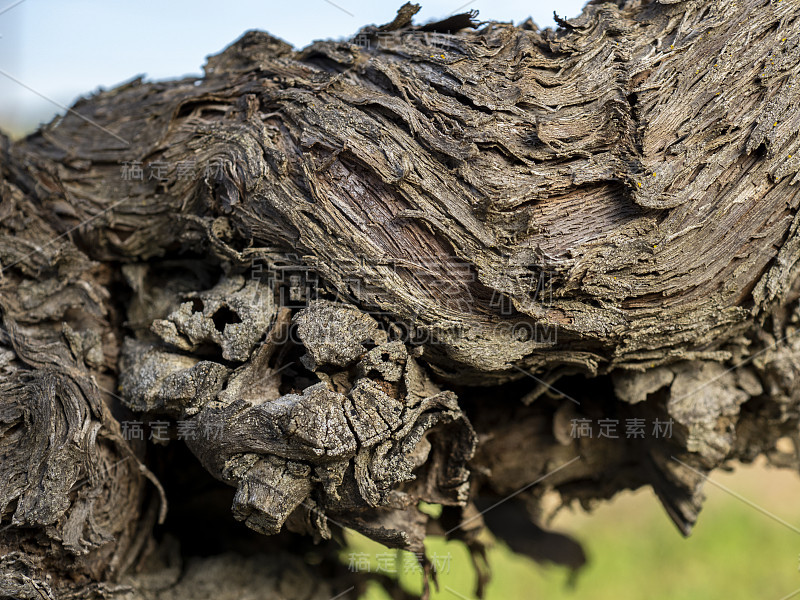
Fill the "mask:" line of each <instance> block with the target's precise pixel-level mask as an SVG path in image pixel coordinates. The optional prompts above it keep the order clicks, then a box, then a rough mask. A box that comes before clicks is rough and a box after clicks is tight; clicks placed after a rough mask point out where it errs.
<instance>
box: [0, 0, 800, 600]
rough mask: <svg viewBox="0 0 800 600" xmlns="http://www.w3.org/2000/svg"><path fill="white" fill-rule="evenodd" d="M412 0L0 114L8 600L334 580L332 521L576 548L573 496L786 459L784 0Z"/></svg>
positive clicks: (789, 145) (793, 344) (799, 168)
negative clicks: (562, 513)
mask: <svg viewBox="0 0 800 600" xmlns="http://www.w3.org/2000/svg"><path fill="white" fill-rule="evenodd" d="M417 10H418V7H416V6H415V5H411V4H407V5H405V6H403V7H402V8H401V9H400V11H399V12H398V16H397V18H396V19H395V20H394V21H393V22H391V23H389V24H387V25H383V26H380V27H376V26H369V27H365V28H363V29H362V30H361V31H360V32H359V33H358V35H357V36H356V37H355V38H353V39H352V40H347V41H324V42H316V43H314V44H312V45H311V46H309V47H307V48H304V49H302V50H300V51H295V50H293V49H292V48H291V47H290V46H289V45H288V44H286V43H284V42H282V41H281V40H279V39H276V38H274V37H272V36H270V35H269V34H267V33H263V32H258V31H251V32H248V33H246V34H245V35H244V36H243V37H242V38H240V39H239V40H238V41H236V42H235V43H233V44H232V45H231V46H230V47H228V48H227V49H226V50H224V51H223V52H222V53H220V54H218V55H215V56H211V57H209V59H208V62H207V64H206V66H205V75H204V77H202V78H199V79H195V78H190V79H183V80H178V81H168V82H163V83H152V82H144V81H142V80H140V79H137V80H134V81H131V82H129V83H127V84H125V85H122V86H120V87H118V88H116V89H113V90H110V91H104V92H99V93H97V94H95V95H93V96H91V97H87V98H85V99H82V100H80V101H79V102H78V103H77V104H76V105H75V106H74V107H73V108H72V109H71V110H70V111H69V112H68V113H67V114H66V115H64V116H63V117H60V118H58V119H57V120H56V121H54V122H52V123H50V124H49V125H46V126H44V127H42V128H41V129H40V130H39V131H38V132H36V133H34V134H32V135H30V136H28V137H27V138H25V139H23V140H20V141H18V142H15V143H10V142H9V141H8V140H6V139H5V138H3V139H2V148H0V151H1V154H0V218H1V219H2V222H1V224H0V265H2V278H0V317H1V318H2V323H1V325H2V329H0V452H1V453H2V456H3V458H2V463H0V526H2V527H0V529H2V531H0V551H2V555H3V558H2V559H0V595H6V596H12V597H21V598H42V597H45V598H62V597H63V598H78V597H96V598H130V599H131V600H133V599H138V598H163V599H167V598H170V599H172V598H174V599H176V600H177V599H182V598H190V597H200V596H198V594H217V592H215V591H214V590H215V589H216V588H215V586H218V584H219V581H220V580H221V579H223V578H227V579H229V581H227V583H228V584H229V585H228V587H227V588H226V589H225V590H223V591H221V592H219V593H220V594H226V593H227V594H230V595H231V597H237V598H239V597H249V596H247V595H248V594H258V593H259V592H258V590H263V589H266V588H269V589H273V590H282V591H281V592H280V593H282V594H284V595H285V596H286V597H297V598H318V597H319V598H323V597H328V596H327V595H328V594H330V595H333V594H336V593H341V591H342V590H345V589H346V590H351V589H352V590H356V591H358V590H360V589H362V586H363V584H364V577H365V575H364V574H358V573H353V572H347V571H346V570H344V569H343V568H342V565H341V564H339V563H337V561H336V556H335V553H336V550H335V545H334V541H335V540H332V538H337V537H338V536H339V535H340V533H341V530H342V529H343V528H350V529H353V530H356V531H359V532H361V533H363V534H365V535H366V536H368V537H370V538H372V539H374V540H377V541H380V542H381V543H383V544H385V545H387V546H389V547H393V548H402V549H406V550H411V551H413V552H415V553H417V554H418V557H419V560H420V563H421V565H422V566H423V567H424V572H425V573H426V574H430V573H431V565H430V563H429V562H428V560H427V559H426V557H425V556H424V548H423V546H422V542H423V539H424V537H425V535H426V533H430V532H434V533H435V532H439V533H442V532H445V533H446V535H448V536H449V537H451V538H459V539H462V540H464V541H466V542H467V544H468V545H469V546H470V548H471V549H472V550H473V553H474V556H475V558H476V565H478V566H480V565H481V563H480V560H479V559H480V556H481V554H482V552H483V546H482V542H481V541H480V540H479V538H478V536H477V534H478V532H479V531H480V530H481V528H483V527H488V528H489V529H491V530H493V531H494V532H495V535H497V536H499V537H503V538H505V539H506V540H507V541H508V543H509V544H510V545H511V546H512V548H515V549H518V550H519V551H521V552H526V553H528V554H529V555H531V556H534V557H535V558H538V559H548V558H549V559H551V560H557V561H559V562H563V563H565V564H568V565H569V566H571V567H574V568H576V567H578V566H580V564H581V563H582V562H583V560H584V559H583V555H582V553H581V552H580V551H579V549H577V550H576V549H575V548H574V547H573V546H574V544H573V545H570V544H569V543H566V545H565V544H564V543H562V544H561V546H559V545H558V544H556V543H555V542H554V541H553V539H552V538H551V537H547V535H548V534H546V533H545V532H543V531H542V529H540V528H539V526H538V525H541V524H545V523H546V521H547V518H548V517H549V516H551V515H552V514H553V513H554V511H556V510H558V509H559V508H561V507H563V506H567V505H570V504H572V503H573V502H579V503H580V504H581V505H582V506H584V507H585V508H590V507H591V506H592V505H593V504H594V503H595V502H596V501H597V500H599V499H604V498H609V497H611V496H613V495H614V494H615V493H616V492H618V491H619V490H622V489H629V488H637V487H640V486H644V485H649V486H652V488H653V489H654V490H655V492H656V494H657V495H658V496H659V498H660V499H661V501H662V503H663V504H664V506H665V508H666V510H667V512H668V514H669V515H670V517H671V518H672V519H673V520H674V522H675V523H676V525H677V526H678V527H679V529H680V530H681V531H682V532H684V533H685V534H688V533H689V531H690V529H691V527H692V525H693V524H694V522H695V520H696V519H697V517H698V512H699V510H700V507H701V504H702V487H703V482H704V478H705V476H706V474H707V473H708V472H710V471H711V470H712V469H714V468H716V467H719V466H721V465H723V464H726V463H728V462H730V461H733V460H741V461H752V460H753V459H755V458H756V457H757V456H759V455H761V454H765V455H767V457H768V458H769V459H770V460H771V461H772V462H773V463H775V464H778V465H780V466H786V467H792V468H795V469H797V468H798V460H797V457H796V453H795V454H787V453H785V452H779V451H778V449H777V443H778V440H779V439H780V438H785V437H788V438H790V439H791V440H792V441H793V442H795V444H797V443H798V442H800V440H798V420H799V419H800V415H799V414H798V405H799V404H800V392H798V386H797V377H798V373H800V359H799V358H798V352H800V346H798V344H800V340H798V339H797V338H796V337H795V333H796V331H797V327H798V318H799V317H800V313H799V312H798V297H799V296H800V286H799V285H798V282H799V281H800V279H798V258H800V236H798V231H797V229H798V224H799V223H800V220H798V219H800V217H798V216H797V206H798V203H799V202H800V193H799V192H798V190H800V188H799V187H798V185H797V183H798V182H799V181H800V175H798V173H800V139H798V128H800V110H798V101H799V100H800V87H799V86H800V81H798V73H799V72H800V8H798V5H797V3H795V2H788V1H784V2H780V1H764V0H738V1H733V0H718V1H715V2H698V1H692V0H690V1H680V0H658V1H645V0H618V1H616V2H600V1H594V2H590V3H589V4H588V5H587V6H586V8H585V9H584V11H583V14H582V15H581V16H580V17H578V18H577V19H574V20H571V21H563V20H559V24H560V27H559V28H558V29H557V30H549V29H548V30H544V31H540V30H539V29H538V28H537V27H536V25H535V24H533V23H532V22H531V21H528V22H525V23H523V24H521V25H519V26H514V25H512V24H507V23H497V22H483V23H479V22H477V20H476V19H475V15H474V14H464V15H458V16H456V17H452V18H450V19H447V20H446V21H443V22H440V23H432V24H428V25H425V26H418V25H414V24H413V23H412V17H413V15H414V14H415V12H416V11H417ZM623 423H624V424H623ZM613 426H615V427H616V430H615V431H612V430H613V429H614V427H613ZM598 427H600V429H599V431H598ZM157 432H160V433H164V435H163V436H161V435H154V434H155V433H157ZM165 432H166V433H165ZM184 471H185V473H186V475H185V476H184V475H181V476H176V473H178V472H181V473H183V472H184ZM187 486H188V487H187ZM192 486H194V487H192ZM508 495H513V496H514V499H513V501H509V502H506V503H504V506H503V508H502V509H501V508H497V510H495V508H496V507H495V504H496V501H493V500H492V499H497V498H503V497H506V496H508ZM421 502H426V503H434V504H440V505H443V507H444V508H443V511H442V514H441V517H439V518H437V519H434V518H433V517H431V516H429V515H428V514H427V512H423V511H422V510H420V508H419V507H420V503H421ZM220 507H221V508H220ZM487 508H488V509H489V510H488V511H487V510H486V509H487ZM481 511H486V513H485V517H484V516H482V515H481ZM501 516H502V518H500V517H501ZM234 519H235V520H238V521H242V522H243V523H244V524H245V525H246V526H247V528H249V529H251V530H254V531H255V532H257V534H253V533H250V532H249V531H248V529H246V528H237V525H236V524H235V522H234ZM510 523H513V524H514V525H513V526H510V525H509V524H510ZM201 526H204V527H207V528H210V529H215V530H217V533H214V534H213V535H212V534H210V533H206V534H205V535H206V537H207V538H208V539H207V540H206V542H207V543H206V544H205V545H206V546H207V547H204V546H203V544H204V543H205V542H202V541H197V544H199V545H198V546H197V547H195V548H192V547H188V548H187V546H193V545H194V540H195V537H197V533H196V531H194V530H196V528H198V527H201ZM287 532H292V533H287ZM297 534H300V536H298V535H297ZM551 535H552V534H551ZM193 536H195V537H193ZM537 539H539V540H542V543H541V544H539V545H537V544H536V542H535V540H537ZM212 542H213V543H212ZM181 543H182V544H183V547H182V548H181ZM311 543H314V544H317V546H316V548H318V550H316V552H317V554H316V556H317V562H316V563H315V564H317V567H316V575H317V576H316V577H311V576H310V573H311V571H310V570H309V569H311V567H309V566H308V565H306V564H304V562H303V560H302V559H301V558H299V556H300V555H301V553H302V552H305V551H307V550H308V547H307V546H306V545H307V544H311ZM211 546H213V548H211ZM201 547H202V548H201ZM557 547H563V548H569V549H570V553H569V554H570V556H568V557H558V556H555V555H556V554H558V552H556V548H557ZM287 548H289V549H291V550H292V551H293V552H295V553H296V554H297V555H298V557H297V558H296V560H295V559H281V560H286V561H287V562H286V563H282V562H277V559H276V558H275V555H276V554H275V553H277V552H279V551H280V550H286V549H287ZM193 549H194V550H197V552H195V553H194V554H195V555H194V556H193V555H192V554H193V552H192V550H193ZM320 549H321V550H320ZM241 554H247V555H248V558H247V559H246V560H241V559H238V558H236V557H237V556H238V555H241ZM267 563H268V564H270V565H272V566H271V567H270V568H269V569H264V568H262V567H263V565H264V564H267ZM260 565H261V566H260ZM287 572H291V573H300V575H299V576H298V577H297V578H295V579H296V580H295V579H292V577H290V576H289V575H287ZM254 574H257V575H254ZM485 575H486V573H485V572H482V577H481V583H483V582H485V577H484V576H485ZM237 586H238V587H237ZM284 588H285V589H284ZM214 597H220V598H222V597H226V596H223V595H215V596H214ZM253 597H260V596H253Z"/></svg>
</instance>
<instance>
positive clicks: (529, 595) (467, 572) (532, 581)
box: [342, 469, 800, 600]
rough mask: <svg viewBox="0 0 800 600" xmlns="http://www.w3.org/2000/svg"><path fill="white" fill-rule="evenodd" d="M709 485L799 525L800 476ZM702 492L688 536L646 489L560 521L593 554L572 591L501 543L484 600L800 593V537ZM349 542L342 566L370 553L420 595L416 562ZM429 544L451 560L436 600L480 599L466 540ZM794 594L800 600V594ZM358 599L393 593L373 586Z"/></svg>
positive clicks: (732, 598) (775, 599)
mask: <svg viewBox="0 0 800 600" xmlns="http://www.w3.org/2000/svg"><path fill="white" fill-rule="evenodd" d="M712 479H713V480H715V481H719V482H721V483H724V485H726V486H727V487H729V488H731V489H733V490H735V491H736V492H738V493H740V494H742V495H743V496H745V497H747V499H748V500H750V501H752V502H755V503H756V504H758V505H760V506H762V507H763V508H764V509H765V510H768V511H770V512H772V513H773V514H775V515H777V516H778V517H780V518H781V519H784V520H785V521H788V522H789V523H790V524H791V525H793V526H795V527H800V502H797V499H798V498H800V477H798V475H797V474H793V473H791V472H788V471H774V470H771V471H767V470H766V469H760V470H754V469H749V470H745V471H744V472H743V473H742V474H739V475H734V476H730V475H726V474H714V475H712ZM706 494H707V496H708V500H707V501H706V504H705V508H704V509H703V512H702V514H701V516H700V520H699V521H698V524H697V526H696V527H695V530H694V532H693V534H692V536H691V537H690V538H688V539H684V538H682V537H681V535H680V534H679V533H678V532H677V530H676V529H675V527H674V526H673V525H672V523H671V522H670V521H669V519H668V517H667V516H666V514H665V513H664V511H663V510H662V508H661V506H660V505H659V504H658V501H657V500H656V499H655V497H654V496H653V495H652V493H650V492H649V491H646V490H645V491H640V492H638V493H636V494H630V493H625V494H621V495H620V496H619V497H618V498H617V499H615V500H614V501H613V502H612V503H610V504H608V505H605V506H602V507H601V508H600V509H598V510H597V511H596V512H595V513H594V514H593V515H588V516H587V515H583V514H574V515H572V514H567V515H563V516H562V515H559V517H558V518H557V519H556V527H555V528H556V529H559V530H561V531H566V532H569V533H571V534H572V535H573V536H574V537H576V538H577V539H579V540H580V541H581V542H582V543H583V545H584V548H585V549H586V552H587V555H588V557H589V564H588V566H587V567H586V568H585V569H584V570H583V571H582V572H581V574H580V575H579V577H578V580H577V584H576V586H575V587H574V588H573V589H570V588H568V587H567V585H566V582H567V578H568V571H567V570H565V569H561V568H557V567H542V566H539V565H537V564H536V563H534V562H533V561H531V560H530V559H528V558H527V557H524V556H519V555H515V554H514V553H512V552H511V551H510V550H509V549H508V548H507V547H506V546H505V545H503V544H496V545H495V546H494V547H493V548H492V549H491V550H490V552H489V561H490V564H491V567H492V572H493V579H492V582H491V583H490V584H489V586H488V588H487V595H486V598H487V600H495V599H497V600H509V599H515V598H520V599H536V598H543V599H547V600H562V599H564V600H566V599H570V600H575V599H578V598H591V599H592V600H612V599H613V600H620V599H628V598H631V599H639V598H647V599H648V600H667V599H669V600H675V599H680V600H709V599H717V598H721V599H723V598H724V599H725V600H740V599H741V600H753V599H764V600H783V599H784V598H786V597H787V596H789V594H791V593H792V592H795V591H797V590H798V589H800V572H798V556H799V555H800V534H799V533H797V532H795V531H792V530H791V529H790V528H788V527H786V526H784V525H782V524H781V523H778V522H776V521H775V520H772V519H770V518H769V517H768V516H766V515H764V514H762V513H760V512H758V511H757V510H755V509H754V508H752V507H751V506H748V505H747V504H745V503H743V502H741V501H739V500H737V499H736V498H733V497H732V496H731V495H729V494H727V493H726V492H724V491H722V490H719V489H717V488H715V487H713V486H711V485H707V486H706ZM348 539H349V543H350V547H349V548H347V549H346V550H345V551H344V552H343V553H342V559H343V561H344V562H345V564H348V563H349V556H350V553H351V552H362V553H366V554H367V555H368V557H369V558H370V562H371V569H372V570H373V571H374V570H376V569H378V568H381V570H382V572H384V573H386V574H389V575H391V576H394V577H396V578H397V579H398V584H399V585H402V586H403V587H404V588H405V589H406V590H407V591H409V592H412V593H419V592H420V590H421V585H420V577H419V574H417V573H412V572H404V571H408V570H410V569H409V568H408V567H406V566H405V565H412V564H413V556H412V555H410V554H408V553H397V552H395V551H388V550H387V549H386V548H384V547H383V546H381V545H379V544H377V543H375V542H372V541H370V540H368V539H366V538H364V537H362V536H359V535H357V534H350V536H349V538H348ZM426 548H427V551H428V554H429V555H432V554H434V553H435V554H436V555H437V556H439V557H440V560H443V561H444V562H445V563H447V562H448V559H447V557H448V556H449V563H448V564H449V568H446V569H445V570H444V571H443V572H442V573H441V574H440V577H439V584H440V589H439V591H438V592H436V591H435V589H434V591H433V593H432V596H431V597H432V598H433V599H449V600H455V599H457V598H474V585H475V573H474V571H473V568H472V563H471V560H470V558H469V553H468V551H467V550H466V548H465V547H464V546H463V544H461V543H459V542H445V541H444V540H443V539H442V538H429V539H428V540H427V541H426ZM387 552H392V553H393V555H395V556H397V557H398V558H396V559H395V560H396V562H394V566H393V567H391V566H390V562H391V561H388V560H386V558H384V560H383V561H382V562H381V563H380V565H379V563H378V560H377V558H376V554H380V553H387ZM445 566H447V565H445ZM391 570H394V572H395V573H394V574H393V573H391V572H390V571H391ZM451 590H452V591H451ZM792 598H797V600H800V593H798V595H797V596H792ZM362 600H389V596H388V594H387V593H386V592H385V591H383V590H382V589H380V587H378V586H373V587H372V588H371V589H370V590H369V591H368V593H367V594H365V595H364V596H363V597H362Z"/></svg>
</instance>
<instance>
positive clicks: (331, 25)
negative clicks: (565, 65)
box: [0, 0, 584, 130]
mask: <svg viewBox="0 0 800 600" xmlns="http://www.w3.org/2000/svg"><path fill="white" fill-rule="evenodd" d="M403 1H404V0H395V1H392V2H388V1H385V0H381V1H376V2H363V1H361V0H294V1H282V2H278V1H274V0H261V1H257V0H231V1H230V2H226V3H222V2H211V1H203V0H197V1H194V2H188V1H184V0H175V1H165V0H162V1H155V0H137V1H133V2H132V1H130V0H128V1H125V2H122V1H119V0H106V1H105V2H101V1H100V0H91V1H90V0H69V1H65V0H22V1H21V2H20V1H19V0H0V36H1V37H0V128H2V129H16V130H20V129H23V130H27V129H30V128H31V127H34V126H35V125H36V124H37V123H38V122H40V121H49V120H50V119H51V118H52V117H53V116H54V115H55V114H56V113H59V112H63V111H62V109H60V108H58V107H57V106H55V105H54V104H52V103H51V102H49V101H48V100H45V99H43V98H42V97H41V96H39V95H37V94H36V92H38V93H39V94H41V95H43V96H46V97H47V98H50V99H52V100H54V101H56V102H58V103H60V104H65V105H71V104H72V102H74V100H75V99H76V98H77V97H79V96H80V95H83V94H86V93H88V92H91V91H93V90H96V89H97V88H98V87H103V88H106V89H107V88H110V87H113V86H115V85H116V84H118V83H121V82H123V81H126V80H128V79H130V78H132V77H134V76H136V75H139V74H144V75H146V76H147V78H148V79H170V78H175V77H180V76H182V75H186V74H200V68H201V66H202V64H203V63H204V61H205V57H206V56H207V55H208V54H213V53H216V52H218V51H219V50H221V49H222V48H224V47H225V46H227V45H228V44H229V43H230V42H232V41H233V40H235V39H236V38H238V37H239V36H240V35H241V34H242V33H244V32H245V31H247V30H248V29H262V30H266V31H269V32H270V33H271V34H273V35H276V36H278V37H280V38H282V39H284V40H286V41H287V42H289V43H290V44H293V45H294V46H295V47H303V46H305V45H307V44H309V43H310V42H311V41H313V40H315V39H324V38H344V37H350V36H351V35H352V34H353V33H355V32H356V31H357V30H358V29H359V27H361V26H363V25H367V24H370V23H375V24H381V23H386V22H388V21H391V20H392V18H393V17H394V15H395V13H396V12H397V8H398V7H399V6H400V5H401V4H402V3H403ZM417 1H418V3H420V4H422V10H421V11H420V12H419V13H417V16H416V18H415V22H417V23H421V22H426V21H429V20H432V19H439V18H444V17H446V16H448V15H449V14H451V13H453V12H456V11H457V12H464V11H466V10H469V9H476V10H478V11H480V14H479V18H480V19H485V20H489V19H491V20H495V21H513V22H515V23H519V22H521V21H524V20H525V19H526V18H527V17H529V16H530V17H533V20H534V21H535V22H536V23H537V24H538V25H539V26H540V27H548V26H552V25H553V18H552V15H553V10H555V11H556V12H558V14H559V15H560V16H564V17H567V18H569V17H574V16H576V15H578V14H579V13H580V11H581V8H582V6H583V4H584V1H583V0H560V1H559V2H548V1H536V0H534V1H527V2H522V1H520V0H474V1H473V2H469V3H468V2H467V0H431V1H422V0H417ZM9 75H10V76H11V77H13V78H14V79H16V80H17V81H14V80H12V79H10V78H9V77H8V76H9ZM26 86H27V87H26ZM33 90H35V92H34V91H33Z"/></svg>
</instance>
